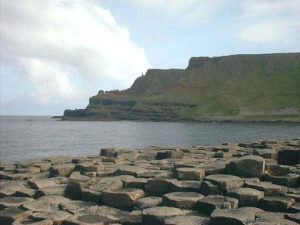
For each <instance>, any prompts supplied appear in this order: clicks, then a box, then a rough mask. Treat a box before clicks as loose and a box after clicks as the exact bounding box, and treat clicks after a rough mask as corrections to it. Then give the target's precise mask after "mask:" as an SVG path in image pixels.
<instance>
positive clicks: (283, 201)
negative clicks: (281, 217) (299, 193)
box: [259, 196, 295, 212]
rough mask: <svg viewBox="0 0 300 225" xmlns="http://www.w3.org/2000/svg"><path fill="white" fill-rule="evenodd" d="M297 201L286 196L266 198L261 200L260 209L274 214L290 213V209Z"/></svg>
mask: <svg viewBox="0 0 300 225" xmlns="http://www.w3.org/2000/svg"><path fill="white" fill-rule="evenodd" d="M293 203H295V200H294V199H293V198H290V197H284V196H266V197H263V198H261V199H260V202H259V206H260V208H262V209H264V210H266V211H273V212H288V209H289V207H290V206H291V205H292V204H293Z"/></svg>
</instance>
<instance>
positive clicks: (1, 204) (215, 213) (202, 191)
mask: <svg viewBox="0 0 300 225" xmlns="http://www.w3.org/2000/svg"><path fill="white" fill-rule="evenodd" d="M299 165H300V138H294V139H292V140H289V141H288V140H276V139H275V140H263V141H253V142H247V143H235V144H230V143H224V144H222V145H219V146H215V147H200V146H197V147H186V148H180V147H175V148H165V147H155V146H152V147H148V148H145V149H139V150H133V149H130V150H124V149H115V148H103V149H101V150H100V153H99V154H98V155H95V156H86V157H72V156H66V157H59V156H58V157H49V158H43V159H32V160H26V161H21V162H17V163H4V162H0V182H1V186H0V223H1V224H4V225H5V224H13V225H22V224H34V223H37V224H39V225H44V224H47V225H48V224H49V225H57V224H62V225H70V224H72V225H82V224H88V225H90V224H97V225H98V224H124V225H136V224H140V225H143V224H145V225H148V224H149V225H150V224H162V225H168V224H178V225H182V224H184V223H185V222H186V221H187V220H188V221H191V224H195V225H196V224H206V225H207V224H210V225H218V224H221V222H222V224H224V225H230V224H233V223H235V222H238V223H239V224H244V223H245V218H246V220H247V224H248V223H249V224H250V223H251V224H257V225H259V224H263V223H262V222H265V223H271V222H273V221H271V220H272V219H273V217H274V216H276V218H277V220H278V221H277V222H279V223H282V224H291V225H293V224H297V223H299V216H298V215H299V213H300V166H299ZM278 202H279V203H278ZM249 207H250V208H249ZM245 224H246V223H245Z"/></svg>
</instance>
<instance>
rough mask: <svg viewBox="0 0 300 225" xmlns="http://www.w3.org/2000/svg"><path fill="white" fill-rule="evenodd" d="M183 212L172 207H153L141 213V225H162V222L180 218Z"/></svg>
mask: <svg viewBox="0 0 300 225" xmlns="http://www.w3.org/2000/svg"><path fill="white" fill-rule="evenodd" d="M182 215H184V212H183V211H182V210H180V209H177V208H173V207H163V206H161V207H153V208H147V209H144V210H143V212H142V222H143V223H142V224H143V225H154V224H155V225H164V220H165V219H167V218H173V217H175V216H182Z"/></svg>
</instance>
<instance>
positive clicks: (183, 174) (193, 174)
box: [176, 168, 205, 181]
mask: <svg viewBox="0 0 300 225" xmlns="http://www.w3.org/2000/svg"><path fill="white" fill-rule="evenodd" d="M204 176H205V170H203V169H197V168H177V169H176V177H177V179H178V180H198V181H199V180H202V179H203V177H204Z"/></svg>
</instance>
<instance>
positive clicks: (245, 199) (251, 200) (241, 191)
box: [228, 188, 264, 207]
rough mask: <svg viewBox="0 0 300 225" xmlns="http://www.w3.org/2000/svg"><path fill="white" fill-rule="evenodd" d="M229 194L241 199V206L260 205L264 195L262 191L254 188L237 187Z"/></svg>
mask: <svg viewBox="0 0 300 225" xmlns="http://www.w3.org/2000/svg"><path fill="white" fill-rule="evenodd" d="M228 195H229V196H231V197H233V198H236V199H238V200H239V207H246V206H248V207H258V203H259V200H260V199H261V198H262V197H264V193H263V192H262V191H258V190H256V189H253V188H237V189H234V190H232V191H230V192H229V193H228Z"/></svg>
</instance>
